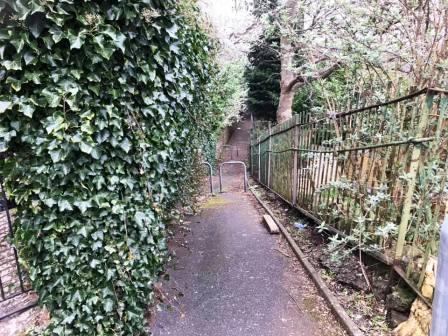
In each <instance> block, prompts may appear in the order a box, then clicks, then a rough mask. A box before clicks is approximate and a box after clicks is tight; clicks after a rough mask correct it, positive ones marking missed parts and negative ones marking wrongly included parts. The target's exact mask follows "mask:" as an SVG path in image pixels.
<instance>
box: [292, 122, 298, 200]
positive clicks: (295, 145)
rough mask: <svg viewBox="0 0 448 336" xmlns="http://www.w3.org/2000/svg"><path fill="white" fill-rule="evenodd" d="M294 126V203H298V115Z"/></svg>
mask: <svg viewBox="0 0 448 336" xmlns="http://www.w3.org/2000/svg"><path fill="white" fill-rule="evenodd" d="M293 122H294V128H293V137H294V154H293V160H294V162H293V166H294V167H293V171H292V181H293V182H292V183H293V184H292V197H291V199H292V204H293V205H296V203H297V183H298V178H299V176H298V173H299V172H298V147H299V129H298V127H297V117H296V116H295V117H294V119H293Z"/></svg>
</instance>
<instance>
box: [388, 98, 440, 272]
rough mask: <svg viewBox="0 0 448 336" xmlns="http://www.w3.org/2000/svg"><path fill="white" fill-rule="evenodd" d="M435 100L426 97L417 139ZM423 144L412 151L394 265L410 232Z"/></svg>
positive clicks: (422, 131)
mask: <svg viewBox="0 0 448 336" xmlns="http://www.w3.org/2000/svg"><path fill="white" fill-rule="evenodd" d="M433 100H434V93H428V95H427V96H426V101H425V102H424V107H423V109H422V112H421V114H420V122H419V124H418V127H417V131H416V137H417V138H421V137H422V136H423V134H424V131H425V128H426V126H427V124H428V118H429V112H430V111H431V109H432V103H433ZM421 152H422V150H421V144H415V145H414V147H413V149H412V154H411V163H410V165H409V172H408V181H409V182H408V188H407V190H406V194H405V198H404V202H403V210H402V213H401V220H400V226H399V229H398V238H397V247H396V250H395V260H394V263H396V264H397V263H399V262H400V261H401V258H402V256H403V250H404V245H405V244H406V234H407V232H408V226H409V223H410V220H411V208H412V198H413V196H414V191H415V187H416V182H417V173H418V170H419V165H420V157H421Z"/></svg>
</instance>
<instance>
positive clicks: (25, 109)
mask: <svg viewBox="0 0 448 336" xmlns="http://www.w3.org/2000/svg"><path fill="white" fill-rule="evenodd" d="M19 111H20V112H22V113H23V114H24V115H26V116H27V117H28V118H32V117H33V113H34V111H35V108H34V107H33V106H31V105H28V104H20V105H19Z"/></svg>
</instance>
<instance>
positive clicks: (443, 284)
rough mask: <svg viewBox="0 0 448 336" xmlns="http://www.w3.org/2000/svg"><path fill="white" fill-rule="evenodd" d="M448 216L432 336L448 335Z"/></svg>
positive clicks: (441, 240) (441, 238)
mask: <svg viewBox="0 0 448 336" xmlns="http://www.w3.org/2000/svg"><path fill="white" fill-rule="evenodd" d="M447 312H448V216H446V215H445V221H444V223H443V225H442V231H441V233H440V247H439V259H438V262H437V280H436V292H435V294H434V302H433V304H432V323H431V324H432V325H431V336H446V335H448V319H447V318H446V314H447Z"/></svg>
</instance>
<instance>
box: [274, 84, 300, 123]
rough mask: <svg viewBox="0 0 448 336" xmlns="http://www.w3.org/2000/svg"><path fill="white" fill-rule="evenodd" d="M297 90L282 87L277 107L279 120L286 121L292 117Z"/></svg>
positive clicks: (279, 121)
mask: <svg viewBox="0 0 448 336" xmlns="http://www.w3.org/2000/svg"><path fill="white" fill-rule="evenodd" d="M295 93H296V92H295V90H286V89H285V88H283V87H282V88H281V92H280V101H279V103H278V108H277V122H278V123H281V122H284V121H286V120H288V119H290V118H291V117H292V104H293V102H294V96H295Z"/></svg>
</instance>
